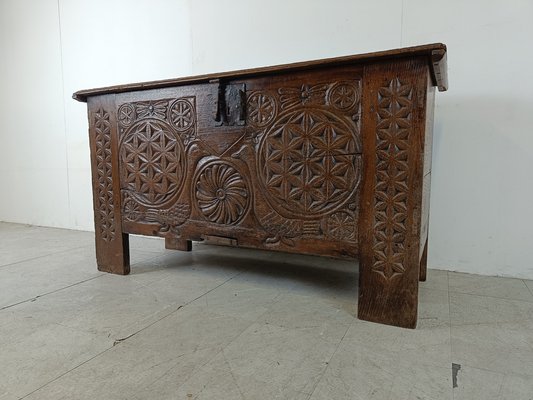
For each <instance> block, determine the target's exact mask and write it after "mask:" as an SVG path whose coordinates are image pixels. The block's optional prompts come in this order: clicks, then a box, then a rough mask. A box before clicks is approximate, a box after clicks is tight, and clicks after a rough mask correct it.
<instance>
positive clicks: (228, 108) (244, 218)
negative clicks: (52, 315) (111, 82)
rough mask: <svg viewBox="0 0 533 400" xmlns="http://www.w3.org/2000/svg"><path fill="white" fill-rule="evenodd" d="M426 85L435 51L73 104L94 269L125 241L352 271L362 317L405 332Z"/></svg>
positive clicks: (139, 89)
mask: <svg viewBox="0 0 533 400" xmlns="http://www.w3.org/2000/svg"><path fill="white" fill-rule="evenodd" d="M435 86H436V87H438V88H439V89H440V90H446V88H447V81H446V47H445V46H444V45H442V44H433V45H425V46H418V47H412V48H404V49H398V50H391V51H386V52H379V53H372V54H363V55H356V56H348V57H341V58H335V59H327V60H320V61H312V62H305V63H297V64H291V65H283V66H276V67H268V68H260V69H253V70H244V71H237V72H229V73H221V74H211V75H203V76H196V77H189V78H181V79H174V80H166V81H156V82H149V83H141V84H131V85H123V86H115V87H108V88H102V89H91V90H84V91H80V92H77V93H75V94H74V98H75V99H77V100H80V101H86V102H87V103H88V109H89V113H88V115H89V136H90V146H91V160H92V174H93V193H94V214H95V227H96V251H97V263H98V268H99V269H100V270H102V271H107V272H112V273H118V274H127V273H128V272H129V253H128V234H142V235H151V236H161V237H164V238H165V240H166V246H167V247H168V248H175V249H179V250H190V249H191V241H192V240H208V241H209V242H211V243H218V244H226V245H231V246H239V247H248V248H260V249H268V250H272V251H284V252H292V253H301V254H314V255H323V256H331V257H336V258H344V259H353V260H356V259H358V260H359V271H360V281H359V303H358V307H359V310H358V314H359V318H362V319H366V320H370V321H376V322H381V323H386V324H393V325H398V326H403V327H411V328H412V327H415V325H416V315H417V303H418V281H419V279H420V280H424V279H425V272H426V258H427V229H428V215H429V206H428V201H429V188H430V176H431V144H432V126H433V107H434V94H435ZM354 268H356V264H355V262H354ZM354 284H355V282H354ZM354 300H355V299H354Z"/></svg>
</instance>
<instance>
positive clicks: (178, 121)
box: [168, 99, 196, 133]
mask: <svg viewBox="0 0 533 400" xmlns="http://www.w3.org/2000/svg"><path fill="white" fill-rule="evenodd" d="M195 115H196V113H195V110H194V105H193V104H192V103H191V101H189V100H188V99H178V100H176V101H175V102H174V103H172V104H171V105H170V107H169V110H168V120H169V121H170V123H171V124H172V126H173V127H174V128H176V130H177V131H178V132H180V133H182V132H186V131H188V130H190V129H191V128H193V127H194V124H195V123H196V118H195Z"/></svg>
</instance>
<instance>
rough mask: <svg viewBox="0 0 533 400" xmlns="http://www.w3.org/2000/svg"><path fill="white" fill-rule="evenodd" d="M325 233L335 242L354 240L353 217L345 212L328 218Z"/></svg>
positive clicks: (354, 226) (354, 227)
mask: <svg viewBox="0 0 533 400" xmlns="http://www.w3.org/2000/svg"><path fill="white" fill-rule="evenodd" d="M327 224H328V225H327V233H328V236H329V237H332V238H334V239H337V240H354V239H355V232H356V225H355V219H354V217H353V216H351V215H350V214H348V213H347V212H345V211H338V212H336V213H333V214H331V215H330V216H329V217H328V222H327Z"/></svg>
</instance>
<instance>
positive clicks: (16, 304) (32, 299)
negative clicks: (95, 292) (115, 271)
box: [0, 273, 104, 311]
mask: <svg viewBox="0 0 533 400" xmlns="http://www.w3.org/2000/svg"><path fill="white" fill-rule="evenodd" d="M102 276H104V274H103V273H102V274H99V275H96V276H93V277H92V278H88V279H85V280H83V281H79V282H76V283H73V284H72V285H68V286H64V287H62V288H59V289H56V290H52V291H51V292H46V293H43V294H39V295H37V296H35V297H32V298H29V299H26V300H22V301H19V302H18V303H14V304H9V305H7V306H4V307H2V308H0V311H3V310H7V309H8V308H11V307H15V306H18V305H19V304H24V303H28V302H33V301H35V300H37V299H38V298H40V297H44V296H48V295H49V294H53V293H57V292H60V291H61V290H65V289H68V288H71V287H73V286H76V285H80V284H82V283H85V282H89V281H92V280H93V279H96V278H100V277H102Z"/></svg>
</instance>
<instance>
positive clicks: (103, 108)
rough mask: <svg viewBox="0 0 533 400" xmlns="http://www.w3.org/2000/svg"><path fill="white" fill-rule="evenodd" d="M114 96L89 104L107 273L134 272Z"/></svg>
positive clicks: (101, 265)
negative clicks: (122, 197) (125, 229)
mask: <svg viewBox="0 0 533 400" xmlns="http://www.w3.org/2000/svg"><path fill="white" fill-rule="evenodd" d="M114 106H115V101H114V95H107V96H97V97H91V98H90V99H89V102H88V112H89V115H88V116H89V141H90V147H91V170H92V183H93V205H94V226H95V239H96V263H97V265H98V269H99V270H100V271H104V272H111V273H114V274H120V275H127V274H129V272H130V254H129V244H128V235H127V234H126V233H124V232H123V230H122V224H121V221H122V213H121V204H120V178H119V167H118V158H117V157H116V155H117V154H118V138H117V123H116V118H115V109H114Z"/></svg>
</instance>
